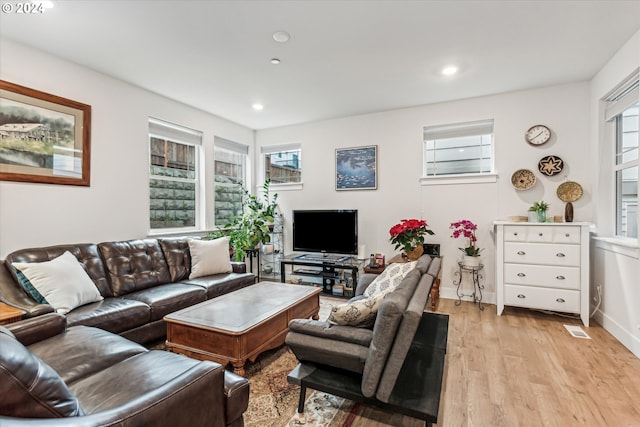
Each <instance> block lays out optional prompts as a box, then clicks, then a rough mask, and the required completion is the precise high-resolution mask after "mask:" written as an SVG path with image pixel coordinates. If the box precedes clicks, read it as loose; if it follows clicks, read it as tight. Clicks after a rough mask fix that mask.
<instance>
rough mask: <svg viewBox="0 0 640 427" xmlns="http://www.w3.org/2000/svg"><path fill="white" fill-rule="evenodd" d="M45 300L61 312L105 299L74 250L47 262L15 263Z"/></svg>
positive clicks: (14, 265)
mask: <svg viewBox="0 0 640 427" xmlns="http://www.w3.org/2000/svg"><path fill="white" fill-rule="evenodd" d="M13 267H14V268H16V269H18V270H19V271H20V272H21V273H22V274H23V275H24V276H25V277H26V278H27V280H29V282H30V283H31V285H32V286H33V287H34V288H36V289H37V291H38V292H39V293H40V294H41V295H42V296H43V297H44V299H45V300H46V301H47V302H48V303H49V304H50V305H51V306H52V307H53V308H54V309H55V310H56V311H57V312H58V313H61V314H67V313H68V312H70V311H71V310H73V309H74V308H76V307H80V306H81V305H85V304H89V303H92V302H97V301H102V300H103V298H102V295H100V292H99V291H98V288H97V287H96V285H95V283H93V281H92V280H91V278H90V277H89V275H88V274H87V272H86V271H85V270H84V268H83V267H82V265H80V263H79V262H78V260H77V259H76V257H75V256H73V255H72V254H71V252H69V251H66V252H65V253H63V254H62V255H60V256H59V257H57V258H54V259H52V260H51V261H45V262H14V263H13Z"/></svg>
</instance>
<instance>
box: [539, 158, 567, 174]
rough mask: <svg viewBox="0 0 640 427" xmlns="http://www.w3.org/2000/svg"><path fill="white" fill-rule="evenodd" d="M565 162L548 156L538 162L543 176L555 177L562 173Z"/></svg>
mask: <svg viewBox="0 0 640 427" xmlns="http://www.w3.org/2000/svg"><path fill="white" fill-rule="evenodd" d="M563 167H564V162H563V161H562V159H561V158H560V157H558V156H546V157H543V158H541V159H540V161H539V162H538V170H539V171H540V173H541V174H543V175H547V176H554V175H557V174H559V173H560V172H562V168H563Z"/></svg>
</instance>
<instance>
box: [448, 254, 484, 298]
mask: <svg viewBox="0 0 640 427" xmlns="http://www.w3.org/2000/svg"><path fill="white" fill-rule="evenodd" d="M458 267H459V270H458V271H456V272H455V273H453V275H454V279H453V284H454V285H455V286H456V294H457V295H458V301H456V305H460V303H461V302H462V297H471V298H473V302H474V303H476V302H477V303H478V308H479V309H480V310H484V307H483V306H482V290H483V289H484V285H483V284H482V283H480V279H482V274H480V272H481V271H482V269H483V268H484V265H482V264H480V265H477V266H471V265H465V264H464V263H462V262H458ZM464 273H466V274H469V275H470V277H471V281H472V282H473V293H472V294H464V293H462V292H461V291H460V285H461V284H462V276H463V274H464ZM455 276H457V279H456V278H455Z"/></svg>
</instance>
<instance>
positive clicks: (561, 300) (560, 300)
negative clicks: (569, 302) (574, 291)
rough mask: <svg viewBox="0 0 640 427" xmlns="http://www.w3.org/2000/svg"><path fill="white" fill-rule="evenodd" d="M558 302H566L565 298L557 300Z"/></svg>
mask: <svg viewBox="0 0 640 427" xmlns="http://www.w3.org/2000/svg"><path fill="white" fill-rule="evenodd" d="M556 302H564V298H557V299H556Z"/></svg>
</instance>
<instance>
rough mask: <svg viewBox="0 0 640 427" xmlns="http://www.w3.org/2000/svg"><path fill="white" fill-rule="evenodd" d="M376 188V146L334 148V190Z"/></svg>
mask: <svg viewBox="0 0 640 427" xmlns="http://www.w3.org/2000/svg"><path fill="white" fill-rule="evenodd" d="M377 188H378V146H377V145H369V146H365V147H355V148H338V149H336V190H375V189H377Z"/></svg>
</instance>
